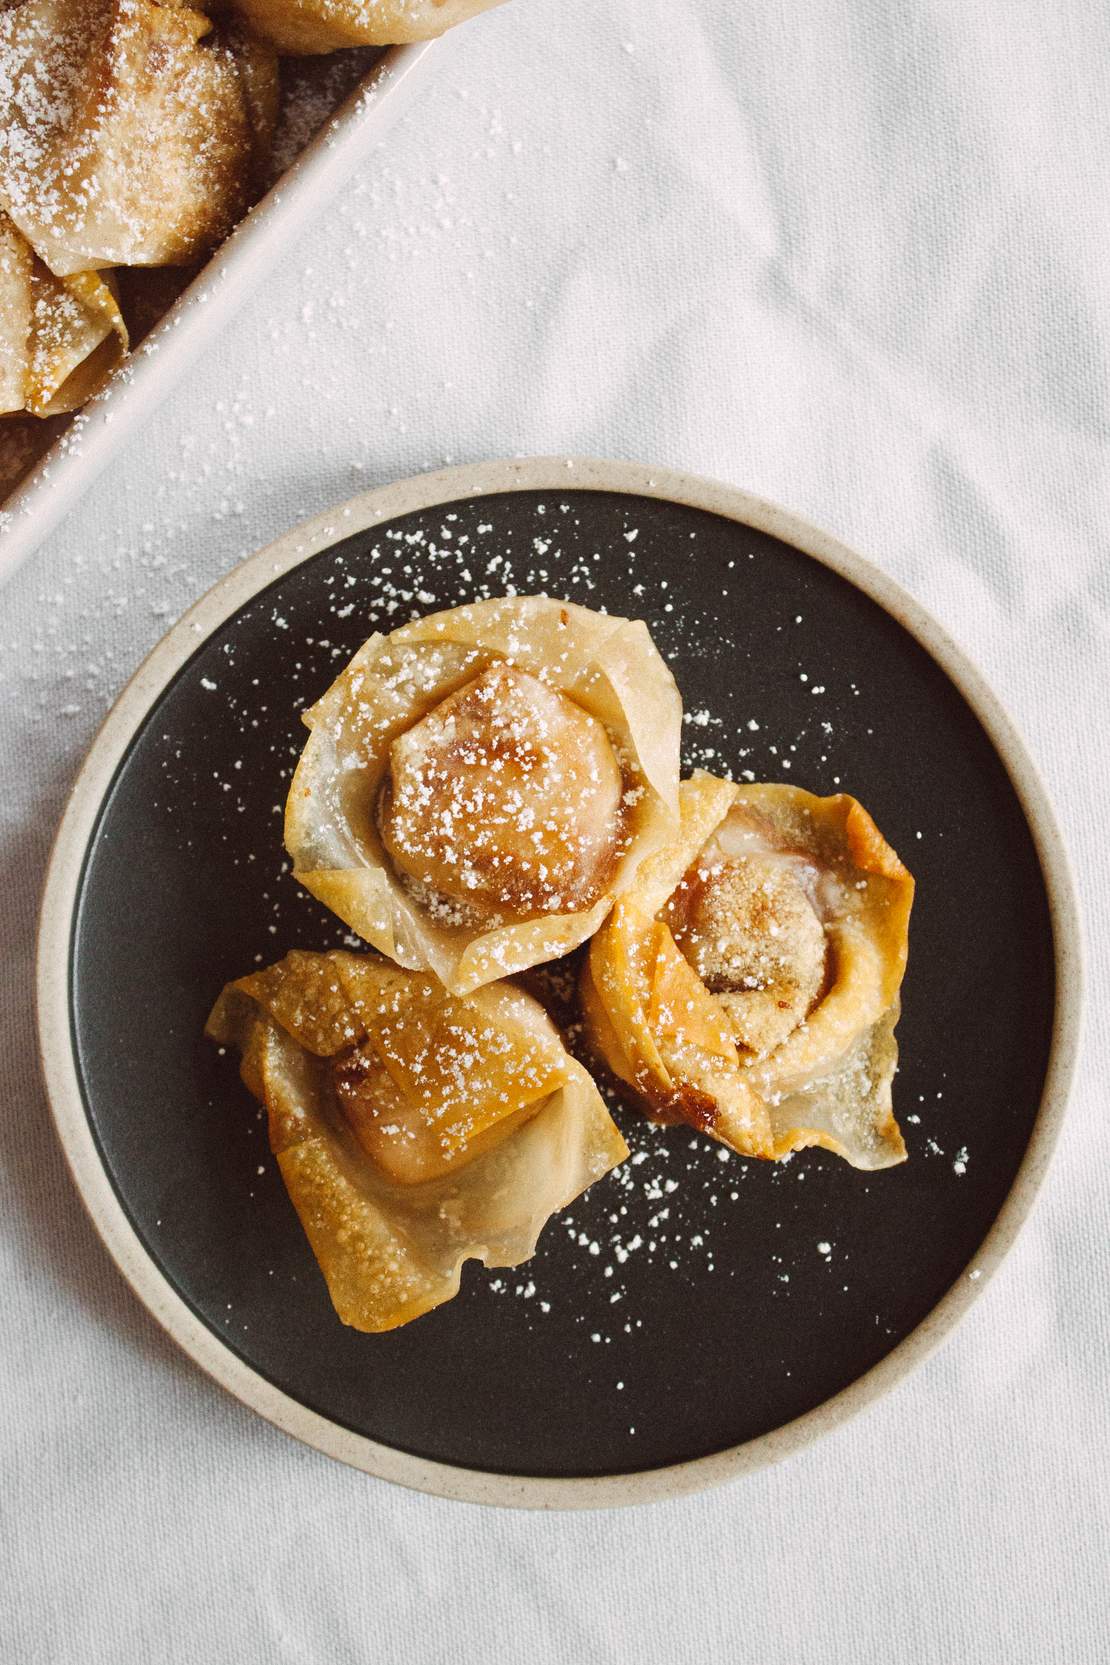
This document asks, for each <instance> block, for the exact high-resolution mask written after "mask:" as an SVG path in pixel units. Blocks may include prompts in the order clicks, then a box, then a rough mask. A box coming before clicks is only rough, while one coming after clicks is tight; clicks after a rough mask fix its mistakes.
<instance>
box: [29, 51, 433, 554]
mask: <svg viewBox="0 0 1110 1665" xmlns="http://www.w3.org/2000/svg"><path fill="white" fill-rule="evenodd" d="M442 50H443V43H442V41H441V40H440V39H439V38H436V39H433V40H425V41H414V42H412V43H410V44H408V45H405V46H386V47H383V48H382V50H381V52H380V54H379V56H378V57H377V58H376V59H375V61H374V62H373V64H371V66H370V68H369V69H368V70H367V71H366V74H365V75H364V76H363V77H362V80H361V81H360V82H359V84H358V86H356V87H355V88H354V89H353V91H352V92H350V93H349V94H348V95H347V97H346V98H345V99H344V100H343V101H342V102H341V103H340V104H339V106H338V107H337V108H336V109H335V110H333V111H332V113H331V115H330V116H328V117H326V119H325V120H324V122H323V124H322V125H321V127H320V128H319V130H318V131H317V132H316V133H314V134H313V136H312V138H311V139H310V140H309V142H308V144H307V145H306V146H305V147H304V149H303V150H302V151H301V152H300V154H299V155H298V156H297V157H295V158H294V160H293V161H292V162H291V163H290V165H289V167H288V168H286V170H285V172H284V173H283V174H282V175H281V176H280V178H278V179H277V180H275V181H274V183H273V185H271V187H270V189H269V190H268V191H267V192H266V194H265V196H263V197H262V198H261V199H260V200H259V201H258V202H256V203H255V204H254V205H253V207H251V208H250V209H249V210H248V211H247V213H246V214H245V215H244V216H243V218H242V219H241V220H240V221H239V223H238V225H236V226H235V227H234V228H233V229H232V230H231V231H230V232H229V233H228V235H227V237H225V238H224V240H223V242H222V243H221V244H220V246H219V248H217V249H216V250H215V252H214V253H213V254H212V256H211V257H210V259H208V260H207V261H206V262H205V264H204V265H203V266H202V267H201V269H200V271H199V272H198V273H197V275H196V277H195V278H194V279H193V281H192V282H191V283H190V284H189V285H188V287H187V288H185V289H184V290H182V292H181V294H180V295H179V296H178V297H177V299H176V300H175V301H174V303H173V305H172V306H171V307H170V309H169V311H168V312H167V313H166V314H165V316H164V317H162V318H160V319H159V321H158V323H157V324H156V325H155V326H154V328H153V329H152V330H151V331H150V333H149V334H148V335H146V336H144V338H143V340H142V341H140V342H139V344H138V346H137V347H135V348H134V349H133V350H132V351H130V352H129V353H127V354H126V355H125V357H124V359H123V362H122V364H120V365H119V366H118V368H117V369H116V370H115V371H113V373H112V375H111V376H110V377H109V379H108V381H107V382H106V383H105V385H104V387H102V388H101V390H100V392H99V393H97V394H95V395H94V396H93V398H91V399H90V400H89V401H88V402H87V403H86V404H85V405H83V406H82V407H81V409H80V410H78V411H76V412H75V413H74V421H73V423H71V424H70V426H69V427H67V428H66V429H65V431H64V432H63V433H61V434H59V436H58V438H57V439H56V440H55V441H54V443H53V444H52V445H51V446H50V448H49V449H48V450H47V451H45V452H44V453H43V455H42V456H41V457H40V458H39V460H38V462H37V463H36V464H35V465H34V467H33V468H32V469H31V470H30V472H29V473H28V474H27V475H26V476H25V477H24V478H23V479H22V480H21V481H20V482H19V483H18V484H17V485H16V486H15V487H14V488H13V490H12V491H10V492H9V493H8V495H7V497H4V498H0V586H2V585H3V584H4V583H6V582H7V580H8V579H9V578H11V577H12V576H14V574H15V572H16V571H17V569H18V568H19V567H20V566H22V564H23V562H24V561H25V560H26V559H27V558H28V556H30V555H31V554H33V553H34V551H35V550H36V549H37V548H38V547H39V545H40V544H41V543H43V542H44V541H45V540H46V539H47V538H48V537H49V536H50V534H51V532H53V531H54V530H55V529H56V528H57V527H58V526H59V525H60V524H61V522H62V521H63V520H64V519H65V517H66V515H67V514H68V513H69V512H70V511H71V510H72V509H74V508H75V507H76V505H77V504H78V503H79V502H80V501H81V499H82V497H83V496H84V494H85V492H86V491H88V490H89V489H90V487H91V486H92V485H93V484H94V482H95V481H96V480H97V479H98V478H99V476H100V475H101V474H102V473H103V472H104V470H105V469H106V468H107V467H108V466H109V464H110V463H111V462H112V460H113V459H114V457H115V456H116V454H117V452H118V451H119V450H120V449H121V447H123V446H124V445H125V444H126V442H127V440H128V438H129V437H130V436H131V435H132V434H133V433H134V432H135V430H136V429H137V428H138V426H139V424H140V423H141V422H142V421H143V420H144V418H146V417H148V416H150V415H151V414H152V413H153V412H154V411H156V410H157V409H158V407H159V406H160V405H161V404H162V403H163V402H164V401H165V400H166V399H167V398H168V397H169V395H170V394H171V393H172V391H173V389H174V388H175V387H176V386H177V384H178V382H179V381H180V380H181V378H182V376H184V375H185V374H186V372H187V371H188V370H189V368H190V366H191V365H193V364H194V363H195V362H196V360H197V358H198V357H199V356H200V354H201V353H203V352H204V351H205V350H206V349H207V348H209V347H211V346H212V345H213V343H214V342H215V340H216V339H217V337H218V336H219V334H220V332H221V330H222V329H223V328H224V326H225V325H226V324H228V323H229V322H230V320H231V319H232V318H233V317H234V315H235V314H236V312H237V311H238V310H239V308H240V307H242V306H243V305H245V304H246V302H247V300H249V298H250V296H251V294H252V293H253V291H254V290H255V288H256V287H257V286H258V284H259V283H261V281H262V279H263V278H264V277H265V275H266V273H267V271H268V270H270V268H271V266H272V264H273V261H274V258H275V256H276V254H278V253H280V252H281V251H282V250H283V249H285V248H287V247H288V246H289V244H290V243H291V242H292V241H294V240H295V239H296V238H297V237H299V236H300V235H301V234H302V233H303V232H304V231H305V230H306V228H307V227H308V226H309V225H310V224H311V223H312V221H313V220H314V219H315V218H316V216H317V215H318V214H320V213H322V212H323V210H324V208H325V207H326V205H327V203H328V202H329V201H330V200H331V199H332V198H333V197H334V195H335V194H336V192H338V191H339V190H340V188H341V187H342V186H343V184H344V183H345V182H346V180H347V179H348V178H349V177H350V175H351V174H352V173H353V172H354V170H355V168H356V167H357V166H358V164H359V162H360V161H361V159H362V158H363V156H364V155H365V154H366V153H367V152H368V151H369V149H370V147H371V146H372V145H373V143H374V142H375V141H376V140H377V139H380V138H381V137H382V135H383V134H384V133H386V132H387V131H388V130H389V128H391V127H392V126H393V124H394V122H396V121H399V120H400V118H401V116H403V115H404V113H405V111H406V109H407V108H408V106H409V103H410V101H411V99H412V97H413V96H414V94H415V93H416V91H417V90H418V89H419V86H420V83H421V80H422V77H423V74H424V72H425V71H426V69H427V64H428V59H429V54H430V53H432V52H433V51H434V52H440V51H442ZM75 432H77V433H78V434H79V435H80V443H76V444H75V443H71V438H72V435H73V434H74V433H75Z"/></svg>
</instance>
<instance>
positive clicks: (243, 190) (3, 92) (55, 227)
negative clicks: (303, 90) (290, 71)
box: [0, 0, 277, 277]
mask: <svg viewBox="0 0 1110 1665" xmlns="http://www.w3.org/2000/svg"><path fill="white" fill-rule="evenodd" d="M211 31H212V25H211V23H210V22H209V20H208V18H207V17H205V16H203V15H202V14H201V13H200V12H198V11H193V10H191V9H190V8H189V7H187V6H169V5H158V4H156V3H154V0H23V4H21V5H19V6H17V7H15V9H14V10H11V11H7V12H4V13H0V112H2V113H0V204H2V205H3V206H4V207H5V208H6V209H7V212H8V214H9V215H10V216H11V219H12V220H13V221H14V222H15V224H16V225H17V226H18V227H19V229H20V231H22V233H23V235H24V236H25V237H26V238H27V241H28V242H29V243H30V244H31V246H32V248H33V249H34V250H35V252H36V254H38V255H39V257H40V258H41V259H42V260H44V261H45V262H46V264H47V265H48V266H49V267H50V269H51V271H53V272H55V273H57V274H58V275H59V276H60V277H67V276H70V275H71V274H73V273H76V272H83V271H87V270H90V269H96V268H100V267H104V266H115V265H133V266H161V265H171V266H172V265H180V264H184V263H187V262H188V261H190V260H193V259H195V258H197V257H198V256H199V255H201V254H203V253H205V252H206V251H207V250H208V249H210V248H212V247H213V246H214V245H215V244H216V243H217V242H219V240H220V239H221V238H222V237H224V236H225V235H226V233H227V232H228V231H229V230H230V229H231V227H232V226H233V225H234V223H235V221H236V220H237V219H238V218H239V217H240V216H241V215H242V213H243V212H244V211H245V209H246V207H247V205H248V203H249V201H250V196H251V182H252V172H253V171H255V170H256V168H257V166H258V164H259V162H260V160H261V159H260V157H259V154H258V152H259V147H260V145H264V144H265V132H266V125H267V122H269V124H270V127H271V128H272V121H273V113H274V111H275V110H276V97H277V82H276V60H275V58H274V54H273V52H272V50H271V49H270V48H268V47H263V46H259V45H257V43H255V44H252V45H251V46H250V47H248V46H247V45H246V44H245V43H244V39H243V38H242V37H239V36H235V37H232V36H227V37H225V36H223V35H221V34H220V33H219V32H218V31H217V32H215V33H210V32H211ZM205 37H209V38H207V39H206V38H205Z"/></svg>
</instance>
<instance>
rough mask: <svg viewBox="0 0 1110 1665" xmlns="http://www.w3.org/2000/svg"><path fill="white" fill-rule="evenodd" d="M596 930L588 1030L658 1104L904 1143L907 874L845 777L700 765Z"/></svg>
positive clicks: (612, 1064) (780, 1150) (701, 1119)
mask: <svg viewBox="0 0 1110 1665" xmlns="http://www.w3.org/2000/svg"><path fill="white" fill-rule="evenodd" d="M681 801H682V832H681V836H680V837H679V839H677V840H676V841H675V842H674V844H673V845H671V846H670V847H669V848H668V849H666V850H664V851H662V852H660V853H659V854H658V855H656V856H655V857H653V858H652V859H651V860H650V861H649V862H647V863H645V865H644V866H643V867H642V868H641V869H640V872H639V874H638V875H637V880H636V884H635V885H634V887H633V888H632V890H630V891H629V892H628V894H627V895H626V896H625V897H623V898H622V899H621V901H620V902H618V904H617V906H616V908H615V909H614V911H613V913H612V915H611V916H610V918H609V919H608V920H607V921H606V923H605V924H604V925H603V926H602V928H601V930H600V931H599V932H598V934H597V936H596V937H595V938H594V941H593V943H592V944H591V947H590V954H589V959H588V962H587V965H586V967H585V970H584V972H583V980H582V998H583V1006H584V1010H585V1015H586V1020H587V1027H588V1031H589V1034H590V1037H591V1039H592V1042H593V1044H594V1046H595V1048H596V1049H597V1051H598V1053H599V1054H600V1056H601V1057H602V1058H603V1059H604V1061H605V1063H606V1064H607V1065H608V1067H609V1068H610V1069H611V1070H612V1072H613V1074H614V1075H615V1076H617V1078H618V1079H619V1080H620V1081H622V1082H624V1083H625V1084H626V1085H627V1086H629V1087H631V1088H633V1089H634V1090H635V1092H636V1094H637V1095H638V1096H639V1098H640V1099H641V1101H642V1103H643V1104H644V1106H645V1107H646V1110H647V1114H648V1115H649V1116H651V1117H652V1118H653V1119H655V1120H657V1121H663V1122H668V1121H669V1122H674V1121H677V1122H687V1123H689V1124H690V1125H691V1126H693V1127H697V1128H700V1129H702V1130H704V1131H705V1132H707V1133H711V1134H712V1135H713V1136H714V1137H715V1138H717V1139H720V1140H721V1141H722V1142H723V1143H724V1144H726V1145H730V1146H731V1147H732V1148H733V1150H736V1151H739V1152H740V1153H741V1154H742V1155H745V1156H760V1157H782V1156H785V1155H787V1154H788V1153H789V1152H790V1151H794V1150H800V1149H802V1148H804V1147H805V1146H807V1145H822V1146H824V1147H825V1149H826V1150H830V1151H834V1152H835V1153H836V1154H837V1155H838V1156H842V1157H844V1158H845V1160H846V1161H848V1162H850V1163H851V1164H852V1165H853V1167H857V1168H885V1167H888V1166H890V1165H891V1164H893V1163H895V1162H901V1161H903V1160H904V1159H905V1155H906V1151H905V1146H904V1145H903V1142H902V1135H901V1133H900V1132H899V1130H898V1124H897V1122H896V1121H895V1119H894V1114H893V1111H892V1108H891V1079H892V1077H893V1075H894V1069H895V1065H896V1063H897V1058H898V1048H897V1045H896V1043H895V1040H894V1026H895V1024H896V1022H897V1021H898V1012H899V989H900V986H901V982H902V975H903V972H904V970H905V965H906V948H907V936H908V928H909V915H910V905H911V902H912V900H913V879H912V878H911V877H910V875H909V873H908V872H907V871H906V869H905V868H904V867H903V865H902V863H901V862H900V861H899V860H898V857H897V856H896V855H895V853H894V851H893V850H892V849H891V848H890V846H889V845H888V844H887V843H886V842H885V841H884V839H883V837H882V835H881V833H880V832H879V830H878V828H877V827H876V826H875V823H874V822H873V821H872V819H871V817H870V816H869V815H868V814H867V812H866V810H864V809H863V808H862V806H861V805H860V804H858V803H857V802H856V800H855V799H854V798H850V797H848V796H847V795H846V794H843V793H841V794H839V795H837V796H836V797H832V798H817V797H814V796H813V795H812V794H811V793H809V792H803V791H802V790H801V789H800V788H798V787H794V786H744V787H741V786H737V785H735V784H734V783H733V782H731V781H724V780H718V779H716V778H715V777H714V776H712V775H707V774H700V773H699V774H696V775H695V776H694V777H693V779H691V780H688V781H684V782H683V783H682V787H681Z"/></svg>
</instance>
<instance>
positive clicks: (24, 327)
mask: <svg viewBox="0 0 1110 1665" xmlns="http://www.w3.org/2000/svg"><path fill="white" fill-rule="evenodd" d="M126 351H127V329H126V326H125V325H124V322H123V319H122V317H121V316H120V311H119V307H118V305H117V304H116V297H115V294H114V293H113V290H112V289H111V287H110V280H108V279H105V278H104V277H102V276H101V275H100V274H99V273H98V272H77V273H75V274H74V275H73V276H72V277H66V278H58V277H55V276H54V274H53V272H51V271H49V270H48V268H47V267H46V266H44V265H43V263H42V261H41V260H39V259H38V258H37V257H36V256H35V255H34V254H33V253H32V251H31V247H30V245H29V244H28V243H27V242H26V240H25V239H24V238H23V237H22V236H21V235H20V233H19V232H18V231H17V230H16V228H15V226H14V225H13V224H12V222H11V220H9V219H8V217H7V215H6V214H4V213H3V212H0V415H8V414H10V413H11V412H13V411H23V410H26V411H30V412H31V413H32V414H33V415H35V416H57V415H59V414H60V413H62V412H63V411H70V410H76V409H77V407H78V406H79V405H83V404H84V403H85V401H86V399H91V398H92V396H93V394H94V393H96V392H97V391H98V390H99V389H100V388H101V387H102V386H103V385H104V383H105V381H106V380H107V379H108V377H109V376H110V375H111V373H112V371H113V370H114V369H115V367H116V365H117V364H118V363H119V361H120V359H121V358H122V357H123V355H124V353H125V352H126Z"/></svg>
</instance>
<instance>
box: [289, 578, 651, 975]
mask: <svg viewBox="0 0 1110 1665" xmlns="http://www.w3.org/2000/svg"><path fill="white" fill-rule="evenodd" d="M305 722H306V723H307V724H308V726H309V728H310V729H311V730H312V737H311V739H310V740H309V742H308V744H307V745H306V747H305V749H304V752H303V753H302V756H301V760H300V763H299V765H298V767H297V771H296V774H295V775H294V777H293V783H292V786H291V788H290V792H289V798H288V802H287V804H286V812H285V843H286V847H287V849H288V851H289V853H290V855H291V856H292V858H293V864H294V875H295V877H296V878H297V879H298V880H299V881H300V883H301V884H303V885H304V886H305V888H306V889H307V890H309V891H311V892H312V894H313V895H314V896H316V897H318V898H319V900H320V901H321V902H324V903H325V904H326V905H327V906H328V907H329V908H331V909H332V911H333V912H334V913H336V914H338V915H339V917H340V919H342V920H343V921H344V922H345V923H346V924H348V925H350V926H352V927H353V929H354V930H356V931H357V932H358V933H359V935H360V936H362V937H364V938H365V939H366V941H367V942H370V943H373V945H374V947H375V948H378V949H380V950H381V951H382V953H384V954H388V955H389V957H390V959H392V960H396V961H397V963H398V964H399V965H404V966H408V967H411V968H413V969H415V970H430V971H432V972H434V973H435V975H436V976H437V977H439V978H440V980H441V981H442V982H443V983H444V984H446V986H447V987H448V988H451V989H453V990H455V992H456V993H465V992H466V991H467V990H469V989H473V988H477V987H479V986H480V985H481V984H483V983H489V982H492V981H494V979H496V978H499V977H505V976H509V975H511V974H513V973H515V972H520V971H524V970H527V969H528V968H529V967H530V966H534V965H538V964H540V963H541V962H543V961H546V960H552V959H555V958H557V957H558V956H559V955H561V954H565V953H567V952H568V951H569V950H570V949H572V948H574V947H576V946H577V945H578V944H579V943H581V942H584V941H585V940H586V939H587V938H588V937H589V936H591V935H592V934H593V932H594V931H595V930H596V929H597V927H598V925H599V924H600V923H601V921H602V920H603V919H604V918H605V915H606V914H607V913H608V912H609V909H610V908H611V906H612V904H613V900H614V897H616V896H618V895H620V894H621V893H622V892H623V891H625V890H627V889H628V887H629V885H630V884H631V883H632V880H633V877H634V874H635V870H636V867H637V865H638V863H639V862H640V861H642V860H643V859H644V857H645V856H647V855H650V854H651V853H652V851H654V850H657V849H659V848H660V847H661V846H663V845H664V844H666V843H667V842H668V841H669V840H671V839H673V838H674V836H675V832H676V829H677V825H678V817H677V803H678V751H679V737H680V727H681V701H680V699H679V695H678V690H677V688H676V687H675V683H674V678H673V677H672V676H671V673H670V672H669V671H668V669H667V667H666V666H665V664H664V663H663V661H662V659H661V658H660V657H659V654H658V653H657V652H656V649H655V647H654V645H653V643H652V640H651V637H650V636H649V635H648V632H647V627H646V626H645V625H644V624H643V623H641V622H640V621H636V622H631V621H629V620H627V619H618V618H611V617H609V616H607V615H604V614H600V613H593V612H590V611H589V610H588V609H586V608H584V607H576V606H573V605H572V604H570V603H564V602H559V601H553V600H548V599H547V598H546V597H542V596H526V597H516V598H511V599H506V600H500V601H484V602H478V603H476V604H474V605H473V606H469V607H456V608H454V609H452V610H451V611H449V612H444V613H435V614H433V615H431V616H430V617H428V618H425V619H420V620H418V621H417V622H415V623H413V624H408V625H404V626H402V628H401V629H399V630H395V631H393V633H392V634H391V635H389V636H381V635H376V636H372V637H371V638H370V640H369V641H368V642H367V643H366V644H365V645H364V646H363V647H362V648H360V649H359V651H358V653H356V654H355V657H354V658H353V659H352V660H351V663H350V664H349V665H348V666H347V669H346V670H345V671H344V672H343V673H342V675H341V676H340V677H339V678H338V680H337V681H336V682H334V683H333V684H332V686H331V687H330V688H329V689H328V691H327V693H326V694H325V695H324V697H323V698H322V699H321V700H319V701H318V702H317V703H316V705H314V706H313V707H312V709H311V710H310V711H308V712H307V713H306V714H305ZM387 844H388V845H389V853H387V849H386V845H387Z"/></svg>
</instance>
